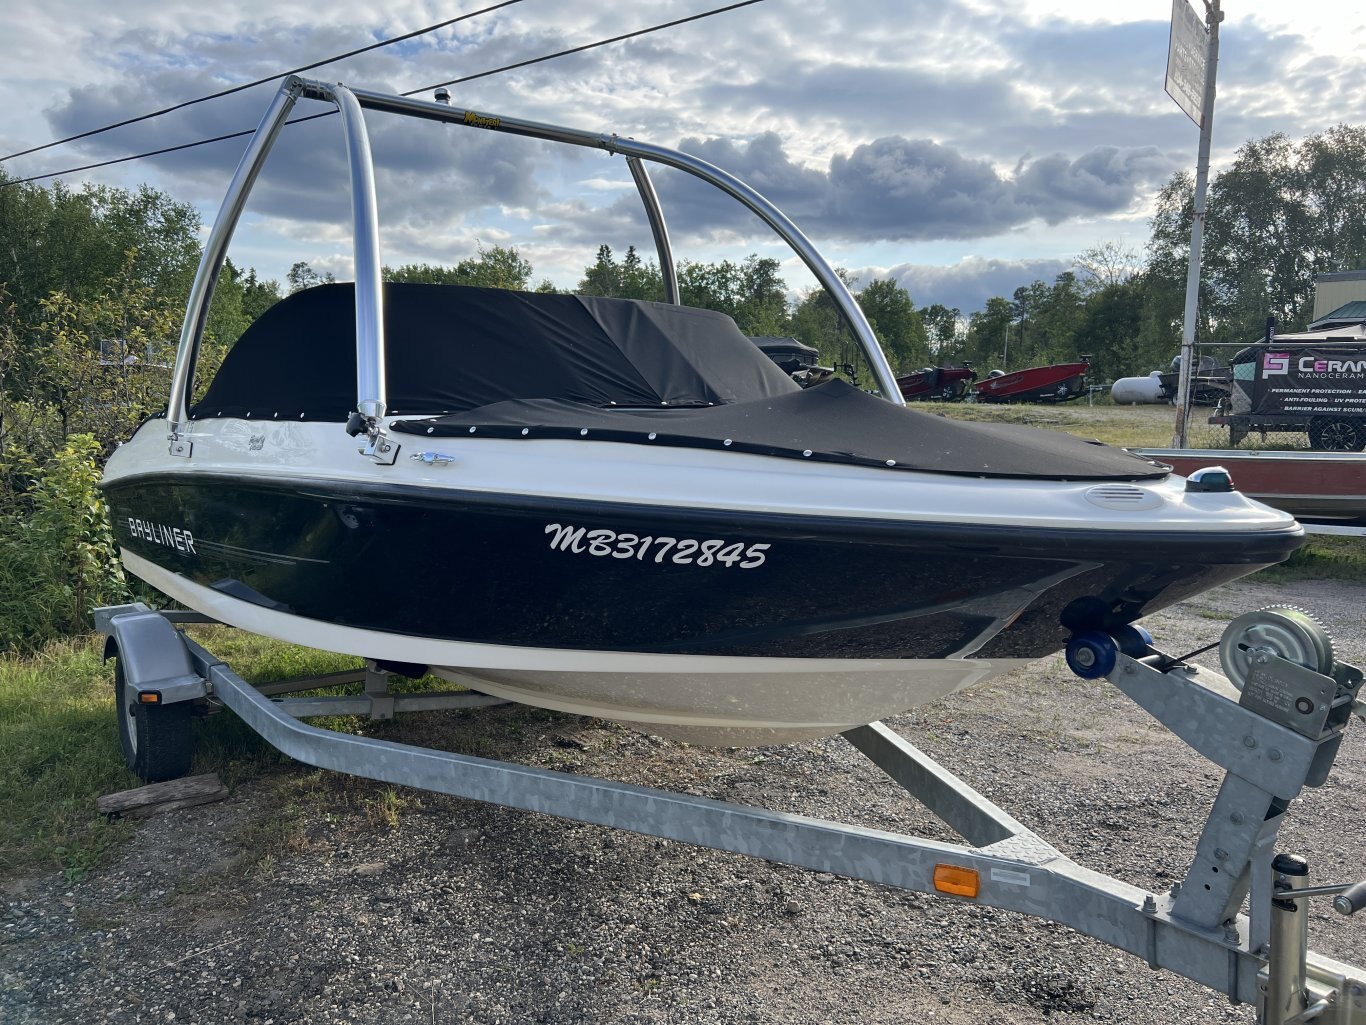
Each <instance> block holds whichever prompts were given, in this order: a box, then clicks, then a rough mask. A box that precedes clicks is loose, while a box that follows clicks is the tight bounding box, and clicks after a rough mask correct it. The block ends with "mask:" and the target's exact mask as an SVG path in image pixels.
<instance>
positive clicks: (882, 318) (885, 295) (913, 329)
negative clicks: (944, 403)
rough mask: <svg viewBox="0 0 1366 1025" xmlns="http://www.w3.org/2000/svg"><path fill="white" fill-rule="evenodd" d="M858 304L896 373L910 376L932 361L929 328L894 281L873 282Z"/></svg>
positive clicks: (881, 280) (905, 293) (906, 294)
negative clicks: (928, 335) (926, 328)
mask: <svg viewBox="0 0 1366 1025" xmlns="http://www.w3.org/2000/svg"><path fill="white" fill-rule="evenodd" d="M858 304H859V307H860V308H861V309H862V310H863V315H864V316H865V317H867V318H868V323H869V324H870V325H871V326H872V328H873V333H874V334H875V335H877V339H878V342H879V343H880V344H881V345H882V348H883V351H884V353H885V354H886V356H887V360H888V362H889V363H891V365H892V368H893V369H894V370H896V371H898V372H901V373H907V372H909V371H911V370H915V369H917V368H919V367H923V366H924V365H925V364H926V363H927V362H928V361H929V358H930V344H929V339H928V337H927V336H926V334H925V325H924V323H923V322H922V321H921V319H920V314H919V313H917V312H916V309H915V303H913V302H911V297H910V295H909V294H908V293H907V291H906V290H905V289H904V288H902V287H901V286H900V285H898V284H897V283H896V282H895V281H893V280H891V279H890V278H885V279H880V280H876V281H870V282H869V283H868V285H867V286H866V287H865V288H864V289H863V290H862V291H860V292H859V293H858Z"/></svg>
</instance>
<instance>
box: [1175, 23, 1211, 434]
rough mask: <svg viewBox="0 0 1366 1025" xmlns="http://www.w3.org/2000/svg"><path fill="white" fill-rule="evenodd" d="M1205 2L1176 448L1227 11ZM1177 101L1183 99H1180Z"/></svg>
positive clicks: (1187, 393) (1182, 423) (1183, 422)
mask: <svg viewBox="0 0 1366 1025" xmlns="http://www.w3.org/2000/svg"><path fill="white" fill-rule="evenodd" d="M1204 2H1205V25H1206V26H1207V31H1208V34H1209V35H1208V41H1207V42H1206V45H1205V62H1204V63H1205V85H1204V92H1203V96H1202V102H1201V105H1200V121H1199V122H1198V123H1199V125H1200V150H1199V155H1198V156H1197V158H1196V164H1195V208H1194V214H1195V216H1194V217H1193V218H1192V220H1191V252H1190V265H1189V268H1188V270H1187V272H1186V310H1185V315H1184V317H1183V319H1182V323H1181V373H1180V375H1179V376H1178V378H1177V381H1178V385H1177V391H1176V433H1175V435H1174V437H1173V438H1172V447H1173V448H1185V447H1186V427H1187V425H1188V423H1189V422H1190V405H1191V374H1192V373H1193V367H1194V363H1195V323H1196V315H1197V312H1198V308H1199V302H1200V247H1201V244H1202V243H1203V242H1204V238H1205V193H1206V191H1207V190H1208V186H1209V149H1210V136H1211V134H1212V133H1213V131H1214V79H1215V74H1216V72H1217V71H1218V67H1219V23H1220V22H1221V21H1223V20H1224V12H1223V11H1221V10H1220V9H1219V0H1204ZM1181 3H1182V0H1177V4H1181ZM1176 32H1177V10H1176V7H1175V5H1174V8H1173V18H1172V34H1173V40H1174V41H1175V36H1176ZM1169 75H1170V72H1169ZM1169 91H1170V90H1169ZM1177 102H1178V103H1180V100H1178V101H1177ZM1183 107H1184V105H1183ZM1187 113H1189V111H1187Z"/></svg>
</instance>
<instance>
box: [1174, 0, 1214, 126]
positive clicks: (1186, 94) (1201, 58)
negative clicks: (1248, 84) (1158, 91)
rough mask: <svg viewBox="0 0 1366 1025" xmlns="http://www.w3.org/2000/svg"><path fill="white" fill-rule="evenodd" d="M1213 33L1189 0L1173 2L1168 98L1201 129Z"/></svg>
mask: <svg viewBox="0 0 1366 1025" xmlns="http://www.w3.org/2000/svg"><path fill="white" fill-rule="evenodd" d="M1208 50H1209V29H1208V28H1207V27H1206V26H1205V22H1204V19H1203V18H1201V17H1200V15H1198V14H1196V13H1195V10H1194V9H1193V8H1192V7H1191V5H1190V4H1189V3H1187V0H1172V33H1171V41H1170V43H1169V44H1168V47H1167V86H1166V88H1167V95H1168V96H1170V97H1171V98H1172V99H1174V100H1175V101H1176V105H1177V106H1178V107H1180V108H1181V109H1182V110H1184V111H1185V112H1186V116H1187V117H1189V118H1190V119H1191V120H1192V121H1194V122H1195V123H1196V124H1197V125H1199V126H1200V127H1202V128H1203V127H1204V125H1203V124H1202V123H1201V121H1202V118H1201V112H1202V111H1203V110H1204V106H1205V56H1206V54H1207V52H1208Z"/></svg>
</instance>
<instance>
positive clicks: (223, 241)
mask: <svg viewBox="0 0 1366 1025" xmlns="http://www.w3.org/2000/svg"><path fill="white" fill-rule="evenodd" d="M303 88H304V82H303V79H300V78H297V77H295V76H294V75H291V76H290V77H288V78H286V79H285V80H284V81H283V82H282V83H280V88H279V90H278V91H277V92H276V94H275V98H274V99H273V100H271V103H270V106H269V107H267V108H266V113H265V116H264V117H262V118H261V123H260V124H259V125H258V126H257V128H256V131H255V133H253V134H252V137H251V139H250V140H249V141H248V143H247V148H246V150H245V151H244V152H243V153H242V159H241V160H240V161H238V163H237V170H236V172H235V173H234V174H233V176H232V182H231V184H230V185H229V186H228V191H227V194H226V195H225V196H224V197H223V203H222V205H221V206H220V207H219V208H218V217H217V218H215V220H214V222H213V229H212V230H211V231H210V232H209V239H208V241H207V242H205V243H204V254H203V255H202V256H201V257H200V258H199V269H198V270H197V271H196V272H195V276H194V284H193V285H191V286H190V298H189V301H188V302H187V303H186V305H185V322H184V324H183V325H182V326H181V329H180V343H179V345H178V346H177V348H176V358H175V370H174V371H173V372H172V374H171V394H170V398H169V400H168V401H167V405H166V425H167V428H168V430H169V432H170V441H171V451H172V453H173V454H176V455H188V454H189V450H188V447H182V446H181V445H180V444H179V443H180V442H181V440H182V439H181V433H182V432H183V430H184V428H185V421H186V415H187V414H186V409H187V407H188V406H189V401H190V389H191V388H192V387H193V386H194V367H195V363H196V362H197V361H198V359H199V346H200V343H201V342H202V340H203V338H204V322H205V319H206V318H207V316H208V312H209V300H210V299H212V298H213V289H214V285H216V284H217V283H218V273H219V271H220V270H221V269H222V267H223V257H224V256H226V255H227V251H228V243H229V242H231V241H232V233H233V231H234V229H236V227H237V221H238V218H240V217H241V216H242V209H243V207H245V206H246V202H247V194H248V193H249V192H250V191H251V187H252V185H254V184H255V183H256V178H257V176H258V175H259V174H260V173H261V168H262V166H263V165H264V164H265V161H266V156H267V155H268V154H269V153H270V149H271V147H272V146H273V145H274V144H275V140H276V138H277V137H278V136H279V134H280V129H281V128H283V127H284V124H285V119H286V118H288V117H289V114H290V111H292V110H293V109H294V103H295V101H296V100H298V98H299V96H300V95H302V93H303Z"/></svg>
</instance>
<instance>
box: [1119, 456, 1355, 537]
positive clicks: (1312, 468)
mask: <svg viewBox="0 0 1366 1025" xmlns="http://www.w3.org/2000/svg"><path fill="white" fill-rule="evenodd" d="M1130 451H1131V452H1133V453H1134V454H1135V455H1138V456H1142V457H1143V458H1145V459H1152V460H1155V461H1157V462H1160V463H1165V464H1166V465H1168V466H1170V467H1172V470H1173V472H1174V473H1178V474H1181V475H1182V476H1189V475H1190V474H1192V473H1195V472H1196V471H1198V470H1201V469H1204V468H1205V467H1212V466H1218V467H1222V468H1224V469H1225V470H1227V471H1228V473H1229V474H1230V475H1231V476H1232V478H1233V481H1234V483H1235V484H1236V485H1237V487H1238V490H1239V491H1241V492H1242V493H1243V494H1245V495H1247V496H1249V497H1250V498H1255V499H1256V500H1257V501H1259V502H1265V503H1266V504H1267V505H1270V506H1274V507H1275V508H1277V509H1283V510H1285V511H1286V512H1288V513H1290V514H1292V515H1293V516H1295V517H1296V518H1297V519H1303V520H1361V519H1366V453H1362V452H1306V451H1296V450H1277V449H1238V448H1215V449H1197V448H1135V449H1130Z"/></svg>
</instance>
